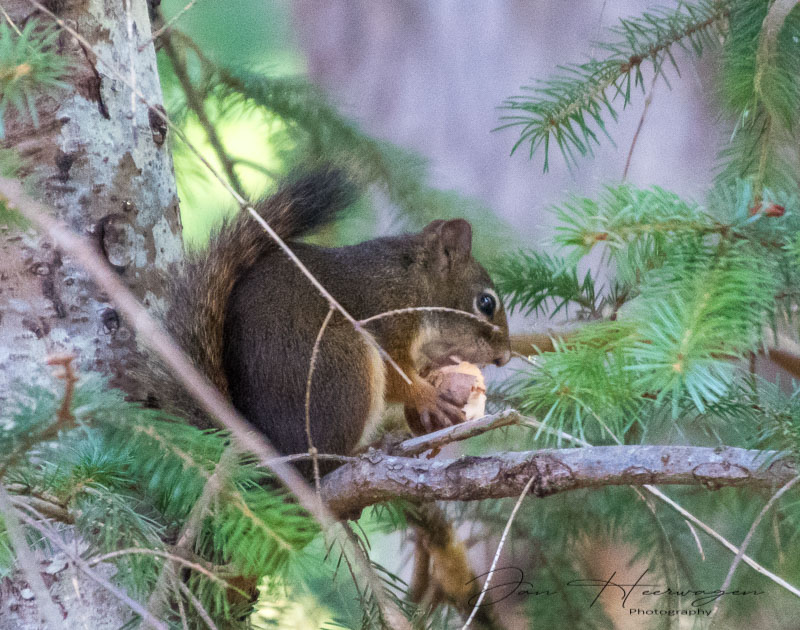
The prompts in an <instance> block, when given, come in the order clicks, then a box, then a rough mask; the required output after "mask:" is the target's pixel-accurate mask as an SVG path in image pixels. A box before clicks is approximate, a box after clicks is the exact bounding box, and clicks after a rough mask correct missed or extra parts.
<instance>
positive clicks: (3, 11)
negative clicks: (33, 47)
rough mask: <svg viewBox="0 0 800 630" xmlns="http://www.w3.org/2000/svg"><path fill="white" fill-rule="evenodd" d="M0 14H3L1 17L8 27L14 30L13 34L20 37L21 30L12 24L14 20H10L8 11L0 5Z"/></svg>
mask: <svg viewBox="0 0 800 630" xmlns="http://www.w3.org/2000/svg"><path fill="white" fill-rule="evenodd" d="M0 13H2V14H3V17H4V18H5V19H6V22H8V25H9V26H10V27H11V28H12V29H14V32H15V33H16V34H17V35H19V36H20V37H22V31H21V30H19V27H18V26H17V25H16V24H14V20H12V19H11V16H10V15H9V14H8V11H6V10H5V9H4V8H3V5H2V4H0Z"/></svg>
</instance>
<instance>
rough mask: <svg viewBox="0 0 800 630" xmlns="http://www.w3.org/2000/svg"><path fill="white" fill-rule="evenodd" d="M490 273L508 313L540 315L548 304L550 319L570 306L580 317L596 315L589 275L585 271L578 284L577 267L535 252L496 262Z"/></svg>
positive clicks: (511, 256)
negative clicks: (571, 305) (503, 298)
mask: <svg viewBox="0 0 800 630" xmlns="http://www.w3.org/2000/svg"><path fill="white" fill-rule="evenodd" d="M492 271H493V276H494V278H495V284H496V285H497V288H498V290H499V291H500V293H501V294H503V296H504V297H505V298H506V299H505V300H504V301H505V303H506V308H507V309H508V311H509V312H511V313H513V312H514V311H515V310H517V309H518V310H520V311H521V312H522V313H523V315H526V316H528V315H530V314H531V313H537V314H538V313H540V312H541V313H543V312H544V311H545V307H546V305H547V303H548V302H550V303H551V304H552V307H553V308H552V309H551V310H550V317H551V318H552V317H555V316H556V315H557V314H558V313H559V311H561V310H562V309H563V310H564V311H565V313H568V309H569V305H570V304H576V305H577V306H578V307H579V309H580V314H585V316H586V317H597V315H598V313H597V296H596V292H595V286H594V279H593V278H592V275H591V273H590V272H588V271H587V272H586V274H585V275H584V277H583V280H579V279H578V269H577V266H576V265H569V264H568V263H567V262H566V261H564V260H563V259H560V258H553V257H551V256H548V255H547V254H539V253H536V252H517V253H516V254H508V255H506V256H503V257H501V258H500V259H498V260H497V261H496V262H495V263H494V264H493V265H492Z"/></svg>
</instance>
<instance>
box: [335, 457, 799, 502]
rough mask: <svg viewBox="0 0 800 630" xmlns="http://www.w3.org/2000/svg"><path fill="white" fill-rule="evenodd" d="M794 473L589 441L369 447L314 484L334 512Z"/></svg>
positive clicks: (718, 483)
mask: <svg viewBox="0 0 800 630" xmlns="http://www.w3.org/2000/svg"><path fill="white" fill-rule="evenodd" d="M797 474H798V466H797V463H796V462H794V461H793V460H791V459H790V458H789V457H788V456H777V455H776V453H774V452H772V451H758V450H746V449H741V448H731V447H721V448H708V447H693V446H594V447H590V448H574V449H543V450H539V451H521V452H509V453H498V454H496V455H489V456H483V457H472V456H470V457H461V458H459V459H451V460H419V459H412V458H406V457H396V456H392V455H387V454H385V453H383V452H382V451H376V450H370V451H368V452H367V453H366V454H364V455H362V456H361V457H359V458H358V459H357V460H356V461H354V462H351V463H348V464H345V465H343V466H342V467H340V468H338V469H337V470H335V471H333V472H332V473H330V474H329V475H327V476H326V477H325V478H324V479H323V482H322V498H323V499H324V501H325V502H326V503H327V505H328V507H329V509H330V510H331V511H333V512H334V513H336V514H339V515H348V514H354V513H357V512H359V511H360V510H362V509H363V508H365V507H368V506H370V505H373V504H375V503H379V502H381V501H388V500H390V499H407V500H416V501H474V500H479V499H499V498H504V497H512V496H519V494H520V493H521V492H522V489H523V488H524V487H525V484H526V483H527V482H528V480H529V479H530V478H531V476H534V477H535V481H534V483H533V486H532V489H531V494H532V495H534V496H536V497H545V496H550V495H552V494H557V493H559V492H566V491H568V490H577V489H579V488H600V487H604V486H623V485H631V486H642V485H646V484H651V485H665V484H670V485H674V484H683V485H701V484H702V485H704V486H706V487H707V488H709V489H717V488H721V487H723V486H747V487H778V486H781V485H783V484H785V483H787V482H788V481H789V480H791V479H792V478H793V477H795V476H796V475H797Z"/></svg>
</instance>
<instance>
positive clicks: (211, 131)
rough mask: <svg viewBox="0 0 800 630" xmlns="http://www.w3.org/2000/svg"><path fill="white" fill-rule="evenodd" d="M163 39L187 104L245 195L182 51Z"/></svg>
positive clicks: (237, 187)
mask: <svg viewBox="0 0 800 630" xmlns="http://www.w3.org/2000/svg"><path fill="white" fill-rule="evenodd" d="M163 41H164V46H163V49H164V52H165V53H166V54H167V57H169V60H170V63H172V69H173V70H174V71H175V76H176V77H178V82H179V83H180V84H181V88H182V89H183V93H184V94H185V95H186V104H187V105H189V109H191V110H192V111H193V112H194V114H195V116H197V121H198V122H199V123H200V126H201V127H202V128H203V131H205V132H206V137H207V138H208V141H209V143H210V144H211V148H213V149H214V153H215V154H216V156H217V159H218V160H219V162H220V164H222V168H223V170H224V171H225V174H226V175H227V176H228V179H229V180H230V182H231V186H233V188H234V189H235V190H236V192H237V193H239V194H240V195H241V196H242V197H244V194H245V192H244V188H243V187H242V182H241V181H240V180H239V176H238V175H237V174H236V171H235V170H234V168H233V161H232V160H231V158H230V156H229V155H228V152H227V151H226V150H225V147H223V146H222V139H221V138H220V137H219V134H218V133H217V128H216V127H215V126H214V124H213V123H212V122H211V119H210V118H209V117H208V114H207V113H206V107H205V104H204V102H203V97H202V95H200V94H199V93H198V91H197V90H196V89H195V87H194V85H192V79H191V77H190V76H189V69H188V67H187V65H186V59H185V58H184V57H183V56H182V54H181V51H178V50H177V49H176V48H175V46H174V45H173V44H172V38H171V37H166V38H164V40H163Z"/></svg>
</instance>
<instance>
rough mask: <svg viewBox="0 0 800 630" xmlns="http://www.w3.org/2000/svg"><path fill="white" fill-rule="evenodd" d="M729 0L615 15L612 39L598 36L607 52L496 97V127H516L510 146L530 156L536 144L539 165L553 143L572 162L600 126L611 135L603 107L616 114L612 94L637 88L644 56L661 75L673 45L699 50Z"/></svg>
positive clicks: (626, 96) (715, 31)
mask: <svg viewBox="0 0 800 630" xmlns="http://www.w3.org/2000/svg"><path fill="white" fill-rule="evenodd" d="M728 5H729V3H728V2H719V1H715V0H701V1H700V2H697V3H694V4H689V3H686V2H680V3H679V4H678V7H677V8H676V9H673V10H666V9H655V10H652V11H651V12H648V13H643V14H642V15H641V16H640V17H636V18H630V19H622V20H620V24H619V25H618V26H617V27H616V28H613V29H611V31H612V33H613V34H614V35H615V36H616V39H615V40H614V41H612V42H608V43H599V44H597V46H598V47H599V48H600V49H601V50H603V51H604V52H606V53H607V55H608V56H607V57H606V58H604V59H601V60H598V59H590V60H589V61H587V62H585V63H582V64H572V65H568V66H561V67H559V70H560V71H561V73H560V74H557V75H555V76H553V77H550V78H549V79H546V80H544V81H540V82H538V83H537V84H535V85H534V86H523V88H522V89H523V90H526V91H528V92H529V94H525V95H520V96H512V97H510V98H508V99H507V100H506V101H505V102H504V103H503V105H502V108H503V109H505V110H506V111H507V112H508V114H506V115H504V116H501V118H500V120H501V121H505V122H504V124H502V125H501V126H500V127H498V129H505V128H509V127H514V128H518V127H521V131H520V137H519V139H518V140H517V141H516V143H515V144H514V146H513V148H512V150H511V153H512V154H513V153H514V152H515V151H516V150H517V149H518V148H519V147H520V146H522V145H523V144H528V145H529V154H530V157H533V155H534V153H535V152H536V151H537V150H539V148H542V149H543V151H544V171H545V172H547V171H548V169H549V164H550V150H551V148H552V147H553V145H556V146H558V149H559V151H560V152H561V155H562V157H563V158H564V161H565V162H566V163H567V165H573V164H576V163H577V159H576V153H577V154H579V155H581V156H585V155H591V154H592V152H593V146H594V145H599V143H600V140H599V138H598V135H599V133H600V132H602V134H603V135H605V136H607V137H609V139H610V136H608V132H607V131H606V123H605V120H604V117H605V115H606V112H607V113H608V115H610V116H611V118H613V119H614V120H616V119H617V115H618V113H617V109H616V102H617V99H618V98H619V99H621V101H622V108H623V109H624V108H625V107H627V105H628V104H629V103H630V102H631V97H632V95H631V93H632V91H633V89H634V88H636V87H639V88H641V90H642V91H644V80H643V73H642V66H643V64H644V63H648V64H649V65H650V66H651V67H652V71H653V72H654V73H655V75H656V76H661V77H664V64H665V62H666V61H669V62H670V63H671V64H672V65H673V66H675V68H676V69H677V65H676V64H675V59H674V58H673V56H672V51H673V49H674V47H675V46H678V47H680V48H682V49H683V50H685V51H687V52H689V53H692V54H694V55H697V56H699V55H700V54H701V53H702V51H703V50H704V48H706V47H707V46H709V45H713V44H714V41H715V37H717V36H718V35H719V34H720V32H721V31H720V29H721V26H722V24H723V22H724V20H725V17H726V16H727V14H728V11H729V7H728ZM665 80H666V78H665Z"/></svg>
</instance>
